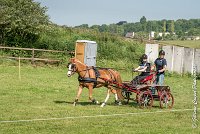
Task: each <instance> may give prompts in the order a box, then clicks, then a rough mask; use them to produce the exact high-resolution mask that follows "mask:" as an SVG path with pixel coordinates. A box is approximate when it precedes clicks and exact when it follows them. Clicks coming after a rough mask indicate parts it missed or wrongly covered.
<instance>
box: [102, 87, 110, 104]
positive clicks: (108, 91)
mask: <svg viewBox="0 0 200 134" xmlns="http://www.w3.org/2000/svg"><path fill="white" fill-rule="evenodd" d="M109 97H110V89H108V90H107V96H106V99H105V100H104V102H103V103H102V104H101V107H104V106H105V105H106V102H107V101H108V99H109Z"/></svg>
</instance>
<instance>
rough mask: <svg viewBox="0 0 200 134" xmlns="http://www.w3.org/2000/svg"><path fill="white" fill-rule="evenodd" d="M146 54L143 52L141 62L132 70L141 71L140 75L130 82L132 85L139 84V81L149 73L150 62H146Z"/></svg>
mask: <svg viewBox="0 0 200 134" xmlns="http://www.w3.org/2000/svg"><path fill="white" fill-rule="evenodd" d="M147 59H148V57H147V55H146V54H143V55H142V57H141V64H140V65H139V66H138V67H137V68H136V69H135V70H134V71H135V72H141V74H140V75H138V76H136V77H135V78H134V79H133V80H132V81H131V83H132V84H134V85H137V84H140V81H141V80H143V79H144V78H146V76H148V75H150V63H148V62H147Z"/></svg>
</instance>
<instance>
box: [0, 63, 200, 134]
mask: <svg viewBox="0 0 200 134" xmlns="http://www.w3.org/2000/svg"><path fill="white" fill-rule="evenodd" d="M66 73H67V69H63V68H56V67H37V68H33V67H31V66H22V68H21V81H19V79H18V67H15V66H0V134H43V133H44V134H55V133H58V134H90V133H91V134H110V133H113V134H125V133H126V134H135V133H137V134H145V133H150V134H158V133H159V134H163V133H168V134H198V133H200V129H199V127H198V128H197V129H193V128H192V113H193V111H192V110H191V111H177V112H167V111H168V110H165V109H160V108H159V107H158V102H156V103H155V104H154V107H153V108H151V109H140V108H138V107H137V105H136V104H135V103H134V102H131V103H130V104H128V105H123V106H117V105H115V104H114V96H112V97H111V98H110V100H109V102H108V105H107V106H106V107H104V108H100V105H94V104H91V103H90V102H89V101H88V90H87V89H85V90H83V94H82V96H81V99H80V102H79V103H78V105H77V106H76V107H73V106H72V104H71V103H72V101H73V100H74V98H75V95H76V92H77V86H78V82H77V76H76V75H75V76H73V77H72V78H67V76H66ZM121 74H122V78H123V80H130V79H131V73H130V72H121ZM165 81H166V84H167V85H170V86H171V89H172V93H173V95H174V97H175V105H174V108H173V110H179V109H193V102H192V101H193V90H192V78H191V77H187V76H184V77H181V76H175V75H173V76H167V77H166V79H165ZM199 82H200V81H198V83H199ZM197 86H199V85H197ZM198 89H199V87H198ZM198 91H199V90H198ZM105 96H106V89H105V88H100V89H95V90H94V97H95V98H96V99H97V100H99V101H103V100H104V99H105ZM198 96H200V94H199V92H198ZM156 111H161V112H157V113H154V112H156ZM144 112H146V113H144ZM125 113H136V114H132V115H119V116H104V117H100V116H98V117H91V118H90V117H88V118H67V119H62V120H43V121H42V120H35V121H29V122H2V121H16V120H31V119H49V118H66V117H80V116H96V115H111V114H125ZM199 117H200V116H198V118H199Z"/></svg>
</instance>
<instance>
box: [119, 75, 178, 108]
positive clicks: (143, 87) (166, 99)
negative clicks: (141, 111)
mask: <svg viewBox="0 0 200 134" xmlns="http://www.w3.org/2000/svg"><path fill="white" fill-rule="evenodd" d="M155 79H156V72H151V74H150V75H149V76H146V77H145V78H144V79H142V80H140V81H138V82H137V84H133V83H132V82H131V81H126V82H123V83H122V95H123V97H124V99H125V101H126V103H129V100H134V101H136V102H137V103H138V104H139V106H140V107H141V108H145V107H147V108H150V107H152V106H153V102H154V100H157V101H159V102H160V108H172V107H173V105H174V97H173V95H172V93H171V91H170V87H169V86H159V85H156V84H154V83H155ZM134 94H136V95H135V97H132V96H133V95H134Z"/></svg>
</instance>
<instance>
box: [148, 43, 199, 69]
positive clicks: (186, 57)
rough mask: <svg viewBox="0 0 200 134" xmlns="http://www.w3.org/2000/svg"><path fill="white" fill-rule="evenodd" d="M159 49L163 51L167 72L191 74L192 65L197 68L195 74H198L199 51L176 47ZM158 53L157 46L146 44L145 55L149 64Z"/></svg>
mask: <svg viewBox="0 0 200 134" xmlns="http://www.w3.org/2000/svg"><path fill="white" fill-rule="evenodd" d="M160 49H163V50H164V51H165V59H166V60H167V69H168V71H170V72H177V73H187V72H189V73H192V72H193V65H194V64H195V65H196V66H197V72H198V73H200V49H194V48H185V47H177V46H162V48H160ZM151 51H152V52H151ZM150 52H151V53H150ZM158 52H159V45H158V44H146V50H145V53H146V54H147V55H149V62H154V60H155V59H156V58H157V57H158ZM149 53H150V54H149Z"/></svg>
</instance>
